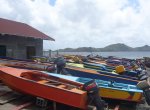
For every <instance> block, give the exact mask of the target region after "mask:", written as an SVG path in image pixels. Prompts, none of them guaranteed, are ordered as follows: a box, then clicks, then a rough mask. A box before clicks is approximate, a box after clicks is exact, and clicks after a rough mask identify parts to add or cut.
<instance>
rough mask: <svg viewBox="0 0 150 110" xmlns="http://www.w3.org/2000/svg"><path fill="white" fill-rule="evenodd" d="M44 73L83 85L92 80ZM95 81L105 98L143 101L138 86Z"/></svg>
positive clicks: (100, 93)
mask: <svg viewBox="0 0 150 110" xmlns="http://www.w3.org/2000/svg"><path fill="white" fill-rule="evenodd" d="M43 73H46V74H50V75H52V76H55V77H59V78H62V79H66V80H70V81H74V82H78V83H81V84H85V83H86V82H89V81H91V80H92V79H90V78H82V77H74V76H67V75H61V74H54V73H49V72H43ZM95 81H96V83H97V85H98V87H99V95H100V96H101V97H103V98H108V99H116V100H124V101H131V102H139V101H141V98H142V94H143V91H142V90H140V89H138V88H137V87H136V85H129V84H123V83H116V82H111V81H104V80H95ZM112 93H113V94H112Z"/></svg>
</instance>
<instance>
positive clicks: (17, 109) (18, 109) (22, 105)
mask: <svg viewBox="0 0 150 110" xmlns="http://www.w3.org/2000/svg"><path fill="white" fill-rule="evenodd" d="M32 104H33V102H26V103H24V104H21V105H19V106H17V107H15V108H14V109H13V110H21V109H23V108H25V107H28V106H30V105H32Z"/></svg>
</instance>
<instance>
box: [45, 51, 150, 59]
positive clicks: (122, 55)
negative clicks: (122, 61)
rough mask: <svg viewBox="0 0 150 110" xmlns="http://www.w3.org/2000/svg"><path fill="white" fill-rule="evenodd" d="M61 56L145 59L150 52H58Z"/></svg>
mask: <svg viewBox="0 0 150 110" xmlns="http://www.w3.org/2000/svg"><path fill="white" fill-rule="evenodd" d="M58 53H59V54H63V55H64V54H67V55H68V54H69V55H83V56H87V55H89V54H93V55H100V56H103V57H108V56H116V57H120V58H131V59H135V58H143V57H150V51H143V52H58ZM48 54H49V53H48V52H46V53H44V56H48ZM52 54H53V55H56V52H52Z"/></svg>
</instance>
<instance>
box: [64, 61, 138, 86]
mask: <svg viewBox="0 0 150 110" xmlns="http://www.w3.org/2000/svg"><path fill="white" fill-rule="evenodd" d="M65 70H66V73H67V74H70V75H73V76H77V77H85V78H92V79H101V80H106V81H115V82H118V83H125V84H132V85H136V84H137V83H138V82H139V80H138V79H137V78H134V77H129V76H125V75H120V74H116V73H114V72H112V73H110V72H102V71H100V72H99V71H98V70H95V69H89V68H84V67H83V65H81V64H73V63H72V64H69V65H68V64H67V66H66V67H65Z"/></svg>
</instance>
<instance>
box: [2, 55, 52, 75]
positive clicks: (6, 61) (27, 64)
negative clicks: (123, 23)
mask: <svg viewBox="0 0 150 110" xmlns="http://www.w3.org/2000/svg"><path fill="white" fill-rule="evenodd" d="M0 65H4V66H10V67H17V68H25V69H32V70H41V71H49V72H52V71H54V70H55V66H54V64H52V63H41V62H34V61H31V60H22V59H14V58H0Z"/></svg>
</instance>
